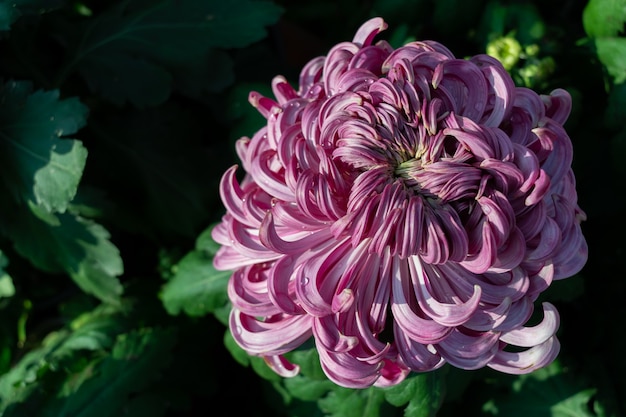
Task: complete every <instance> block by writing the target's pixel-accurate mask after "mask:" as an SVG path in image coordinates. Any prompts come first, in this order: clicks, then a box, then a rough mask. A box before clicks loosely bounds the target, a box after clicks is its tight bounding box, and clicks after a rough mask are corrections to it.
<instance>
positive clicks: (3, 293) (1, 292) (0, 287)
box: [0, 249, 15, 298]
mask: <svg viewBox="0 0 626 417" xmlns="http://www.w3.org/2000/svg"><path fill="white" fill-rule="evenodd" d="M8 264H9V260H8V259H7V257H6V256H5V255H4V252H2V249H0V298H7V297H13V295H14V294H15V286H14V285H13V280H12V279H11V276H10V275H9V274H7V273H6V271H5V270H4V268H6V266H7V265H8Z"/></svg>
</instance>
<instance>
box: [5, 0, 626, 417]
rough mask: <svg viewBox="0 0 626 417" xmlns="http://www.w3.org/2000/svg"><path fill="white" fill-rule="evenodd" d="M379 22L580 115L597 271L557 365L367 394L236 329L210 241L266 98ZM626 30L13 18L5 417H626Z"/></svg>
mask: <svg viewBox="0 0 626 417" xmlns="http://www.w3.org/2000/svg"><path fill="white" fill-rule="evenodd" d="M373 16H382V17H383V18H384V19H385V20H386V21H387V22H388V24H389V30H388V31H387V32H384V33H383V34H381V36H380V37H381V38H384V39H387V40H388V41H389V42H390V43H391V44H392V45H393V46H395V47H399V46H401V45H403V44H404V43H406V42H408V41H411V40H417V39H434V40H437V41H439V42H442V43H444V44H445V45H446V46H448V47H449V48H450V49H451V50H452V51H453V52H454V53H455V54H456V55H457V56H459V57H464V56H471V55H475V54H478V53H489V54H490V55H492V56H495V57H497V58H498V59H499V60H500V61H501V62H502V63H503V64H504V66H505V67H506V68H507V70H508V71H509V72H510V73H511V75H512V77H513V78H514V80H515V82H516V83H517V85H520V86H526V87H530V88H533V89H535V90H536V91H538V92H540V93H548V92H549V91H551V90H552V89H554V88H557V87H561V88H565V89H567V90H568V91H569V92H570V93H571V94H572V96H573V98H574V108H573V112H572V115H571V116H570V119H569V121H568V123H567V125H566V128H567V129H568V132H569V133H570V136H571V138H572V141H573V143H574V150H575V154H574V158H575V160H574V170H575V172H576V175H577V180H578V191H579V202H580V205H581V206H582V208H583V209H584V210H585V211H586V213H587V215H588V220H587V222H585V223H584V224H583V230H584V233H585V235H586V237H587V240H588V243H589V247H590V257H589V262H588V264H587V265H586V266H585V268H584V269H583V271H582V272H581V273H580V274H578V275H577V276H575V277H572V278H570V279H567V280H564V281H560V282H555V283H554V284H553V286H552V287H551V288H550V289H549V290H548V291H547V292H546V293H545V294H544V297H545V299H547V300H550V301H551V302H553V303H554V304H556V305H557V307H558V308H559V310H560V312H561V316H562V320H561V329H560V331H559V336H560V339H561V342H562V350H561V354H560V356H559V358H558V360H557V362H555V363H554V364H553V365H551V366H550V367H548V368H546V369H543V370H541V371H538V372H535V373H534V374H531V375H526V376H522V377H514V376H509V375H501V374H498V373H496V372H495V371H491V370H489V369H486V370H480V371H472V372H467V371H459V370H456V369H453V368H450V367H444V368H443V369H441V370H439V371H436V372H433V373H429V374H419V375H413V376H412V377H411V378H409V379H407V381H405V382H404V383H403V384H401V385H399V386H397V387H394V388H390V389H379V388H370V389H367V390H349V389H345V388H340V387H337V386H335V385H333V384H332V383H331V382H329V381H328V380H327V379H325V377H324V375H323V373H322V371H321V369H320V367H319V364H318V361H317V357H316V353H315V351H314V350H313V349H311V346H304V347H303V348H302V349H300V350H298V351H296V352H293V353H292V354H291V356H292V359H293V360H294V361H296V362H297V363H298V364H300V366H301V369H302V372H301V374H300V375H298V376H297V377H295V378H292V379H287V380H283V379H281V378H279V377H278V376H276V375H275V374H274V373H273V372H271V371H270V370H269V369H268V368H267V367H266V366H265V364H264V363H263V361H262V360H259V359H258V358H250V357H248V356H247V355H246V354H245V353H244V352H243V351H241V350H240V349H239V348H238V347H237V346H236V345H235V344H234V342H233V340H232V338H231V337H230V335H229V334H228V332H226V326H225V321H226V317H227V314H228V299H227V296H226V290H225V289H226V282H227V280H228V276H229V274H228V273H223V272H218V271H216V270H215V269H213V267H212V265H211V259H212V256H213V255H214V253H215V251H216V250H217V246H216V244H215V242H213V241H212V240H211V238H210V228H211V227H212V225H213V224H215V222H217V221H219V219H220V217H221V216H222V214H223V208H222V206H221V203H220V200H219V197H218V192H217V185H218V182H219V179H220V176H221V174H222V173H223V172H224V171H225V170H226V169H227V168H228V167H229V166H231V165H232V164H235V163H237V162H238V161H237V158H236V155H235V152H234V141H235V140H236V139H238V138H239V137H241V136H243V135H251V134H253V133H254V132H255V131H256V130H257V129H258V128H259V127H260V126H261V124H262V122H263V119H262V118H261V116H259V115H258V114H257V113H256V111H255V110H254V109H253V108H252V107H251V106H249V105H248V103H247V95H248V92H249V91H250V90H256V91H259V92H261V93H265V94H269V93H270V88H269V86H270V81H271V78H272V77H273V76H274V75H276V74H283V75H285V76H286V77H287V78H288V79H289V80H290V81H291V82H292V83H293V84H294V85H295V84H296V82H297V76H298V72H299V70H300V68H301V67H302V66H303V65H304V64H305V63H306V62H307V61H308V60H309V59H311V58H313V57H315V56H318V55H323V54H325V53H326V52H327V51H328V49H329V48H330V47H331V46H332V45H334V44H335V43H338V42H340V41H344V40H351V39H352V36H353V34H354V32H355V30H356V29H357V28H358V27H359V26H360V24H361V23H362V22H363V21H365V20H366V19H368V18H370V17H373ZM625 21H626V0H589V1H585V0H555V1H550V2H546V1H539V0H536V1H526V2H521V1H505V0H438V1H435V0H370V1H356V0H332V1H331V0H315V1H313V0H300V1H293V0H292V1H288V0H282V1H279V0H275V1H271V0H228V1H223V0H124V1H122V0H116V1H98V0H85V1H71V0H13V1H8V0H0V416H15V417H24V416H45V417H48V416H50V417H52V416H55V417H58V416H65V417H70V416H81V417H87V416H89V417H105V416H150V417H173V416H183V417H197V416H205V415H217V414H216V413H222V414H226V413H228V414H229V415H232V414H233V413H237V414H239V413H240V412H246V410H248V408H249V407H251V408H250V409H251V410H252V411H249V412H248V413H249V414H251V415H272V416H303V417H312V416H323V415H327V416H337V417H339V416H355V417H356V416H371V417H375V416H385V417H387V416H407V417H426V416H458V415H465V416H478V415H481V416H485V415H486V416H511V417H515V416H529V415H532V416H537V417H548V416H554V417H557V416H558V417H565V416H568V417H591V416H597V417H609V416H611V417H617V416H624V415H626V404H625V402H624V400H623V399H624V398H626V383H625V382H624V381H626V378H625V375H626V359H625V357H624V354H623V352H625V351H626V336H625V335H624V333H623V330H620V329H623V327H624V326H623V321H624V319H626V303H624V302H623V300H621V297H623V296H625V295H626V280H625V278H626V274H625V272H626V261H625V259H626V256H625V255H626V253H625V249H626V239H625V238H624V236H626V222H624V214H626V212H625V208H626V207H625V196H626V194H625V193H624V185H623V184H624V183H625V180H626V164H625V163H624V158H625V157H626V124H625V123H624V120H626V83H625V81H626V38H625V37H624V22H625ZM620 190H621V191H620ZM225 407H226V409H227V410H228V411H220V410H223V409H224V408H225Z"/></svg>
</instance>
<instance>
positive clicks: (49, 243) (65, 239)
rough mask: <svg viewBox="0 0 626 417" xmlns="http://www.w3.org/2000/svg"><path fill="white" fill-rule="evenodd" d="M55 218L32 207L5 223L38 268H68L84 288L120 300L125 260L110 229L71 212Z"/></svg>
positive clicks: (109, 299)
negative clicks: (52, 221) (47, 218)
mask: <svg viewBox="0 0 626 417" xmlns="http://www.w3.org/2000/svg"><path fill="white" fill-rule="evenodd" d="M31 209H32V210H36V207H31ZM54 218H55V219H56V220H57V224H50V223H47V222H45V221H42V220H41V219H40V218H39V217H37V216H36V215H35V214H34V212H32V211H28V210H24V211H19V212H18V211H16V212H14V213H12V216H11V217H10V219H11V220H10V222H8V224H7V225H5V227H6V228H7V231H8V234H9V236H10V237H11V239H12V240H13V242H14V245H15V249H16V250H17V251H18V253H20V255H22V256H23V257H25V258H27V259H28V260H29V261H30V262H32V263H33V265H35V266H36V267H37V268H40V269H42V270H44V271H47V272H53V273H58V272H65V273H67V274H68V275H69V276H70V277H72V279H73V280H74V281H75V282H76V284H77V285H78V286H79V287H80V288H81V289H82V290H83V291H85V292H87V293H89V294H91V295H94V296H95V297H97V298H99V299H100V300H102V301H106V302H110V303H118V302H119V296H120V295H121V293H122V286H121V284H120V281H119V279H118V278H117V277H118V276H119V275H121V274H122V272H123V263H122V259H121V257H120V254H119V250H118V249H117V247H116V246H115V245H114V244H113V243H112V242H111V241H110V240H109V237H110V236H109V233H108V231H107V230H106V229H104V228H103V227H102V226H101V225H99V224H97V223H95V222H93V221H91V220H88V219H84V218H81V217H79V216H75V215H73V214H71V213H69V212H67V213H63V214H58V215H56V216H54Z"/></svg>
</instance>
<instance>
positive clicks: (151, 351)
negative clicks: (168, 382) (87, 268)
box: [44, 328, 176, 417]
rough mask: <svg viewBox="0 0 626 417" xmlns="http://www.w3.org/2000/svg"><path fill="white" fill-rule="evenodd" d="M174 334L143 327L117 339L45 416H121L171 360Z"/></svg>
mask: <svg viewBox="0 0 626 417" xmlns="http://www.w3.org/2000/svg"><path fill="white" fill-rule="evenodd" d="M175 340H176V338H175V333H174V332H172V331H170V330H166V329H153V328H145V329H141V330H137V331H133V332H131V333H127V334H122V335H120V336H119V337H118V339H117V341H116V343H115V345H114V346H113V351H112V352H111V355H110V356H108V357H107V358H106V359H104V360H103V361H102V362H101V363H100V364H98V365H97V366H96V368H95V369H94V376H93V377H92V378H88V379H86V380H85V381H84V382H83V383H82V384H80V385H79V386H78V387H77V388H76V390H75V391H74V392H72V393H70V394H69V395H67V396H66V397H59V398H57V399H55V400H54V401H52V402H51V403H50V405H48V406H47V407H46V408H45V410H44V411H45V414H44V416H46V417H48V416H49V417H52V416H54V417H109V416H114V415H120V414H119V413H120V410H121V409H122V408H123V407H124V406H125V405H126V403H127V402H128V401H129V397H130V395H131V394H133V393H136V392H140V391H141V390H142V389H143V388H144V387H146V386H147V385H148V384H150V383H151V382H153V381H154V380H155V379H156V378H158V377H159V372H160V371H161V370H162V369H164V368H165V367H166V366H167V364H168V362H169V361H170V356H171V352H170V350H171V348H172V346H173V345H174V343H175Z"/></svg>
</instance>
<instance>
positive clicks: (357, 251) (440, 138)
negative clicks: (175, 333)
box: [213, 18, 587, 388]
mask: <svg viewBox="0 0 626 417" xmlns="http://www.w3.org/2000/svg"><path fill="white" fill-rule="evenodd" d="M385 28H386V24H385V22H384V21H383V20H382V19H380V18H375V19H372V20H369V21H368V22H366V23H365V24H364V25H363V26H362V27H361V28H360V29H359V30H358V32H357V33H356V35H355V37H354V40H353V41H352V42H344V43H340V44H338V45H336V46H335V47H333V48H332V49H331V50H330V52H329V54H328V56H326V57H319V58H316V59H313V60H312V61H310V62H309V63H308V64H307V65H306V66H305V67H304V69H303V70H302V73H301V75H300V80H299V82H300V85H299V88H298V90H295V89H294V88H293V87H291V86H290V84H289V83H288V82H287V81H286V80H285V78H283V77H280V76H278V77H276V78H275V79H274V80H273V82H272V87H273V93H274V96H275V99H271V98H267V97H262V96H261V95H259V94H257V93H251V94H250V101H251V103H252V105H254V106H255V107H256V108H257V109H258V110H259V112H261V114H262V115H263V116H265V117H266V118H267V125H266V126H265V127H263V128H262V129H261V130H259V131H258V132H257V133H256V134H255V135H254V136H253V137H252V138H251V139H250V138H246V137H244V138H242V139H241V140H239V142H238V143H237V151H238V155H239V157H240V159H241V161H242V165H243V169H244V170H245V177H244V178H243V179H242V181H241V182H238V180H237V178H236V169H237V168H236V166H233V167H232V168H231V169H229V170H228V171H227V172H226V173H225V174H224V176H223V178H222V181H221V186H220V194H221V197H222V200H223V203H224V205H225V207H226V209H227V212H226V214H225V216H224V217H223V219H222V222H221V223H220V224H219V225H218V226H216V227H215V228H214V232H213V237H214V239H215V240H216V241H217V242H218V243H220V244H221V245H222V247H221V249H220V251H219V252H218V253H217V255H216V256H215V259H214V263H215V267H216V268H218V269H220V270H233V275H232V278H231V279H230V282H229V288H228V294H229V297H230V299H231V301H232V304H233V309H232V312H231V315H230V330H231V332H232V334H233V336H234V338H235V340H236V341H237V343H238V344H239V345H240V346H241V347H242V348H243V349H245V350H246V351H247V352H248V353H250V354H252V355H259V356H262V357H264V358H265V359H266V361H267V363H268V364H269V365H270V366H271V367H272V368H273V369H274V370H275V371H276V372H278V373H279V374H281V375H284V376H289V375H295V374H296V373H297V372H298V367H297V365H295V364H292V363H290V362H289V361H288V360H287V359H286V358H285V356H284V354H286V353H287V352H290V351H292V350H294V349H296V348H298V347H299V346H300V345H301V344H302V343H304V342H305V341H307V340H308V339H309V338H311V337H312V338H313V339H314V341H315V345H316V347H317V350H318V352H319V357H320V361H321V365H322V368H323V370H324V372H325V373H326V374H327V376H328V377H329V378H330V379H331V380H332V381H334V382H336V383H337V384H339V385H342V386H346V387H355V388H359V387H368V386H371V385H376V386H390V385H394V384H397V383H398V382H400V381H402V380H403V379H404V378H405V377H406V375H407V374H408V373H409V372H410V371H417V372H424V371H429V370H434V369H437V368H439V367H441V366H442V365H443V364H444V363H446V362H447V363H449V364H451V365H453V366H456V367H459V368H463V369H477V368H481V367H484V366H489V367H491V368H493V369H496V370H499V371H502V372H507V373H512V374H521V373H527V372H531V371H533V370H535V369H537V368H540V367H543V366H545V365H547V364H548V363H550V362H551V361H552V360H553V359H554V358H555V356H556V355H557V353H558V350H559V343H558V341H557V339H556V337H555V333H556V331H557V328H558V325H559V317H558V313H557V311H556V309H555V308H554V306H552V305H551V304H549V303H544V304H543V315H542V317H543V319H542V321H541V322H540V323H539V324H536V325H534V326H526V323H527V322H528V320H529V318H530V317H531V314H532V312H533V307H534V302H535V300H536V299H537V297H538V295H539V294H540V293H541V292H542V291H544V290H545V289H546V288H547V287H548V286H549V285H550V283H551V282H552V280H555V279H561V278H566V277H568V276H571V275H573V274H575V273H577V272H578V271H579V270H580V269H581V268H582V267H583V265H584V263H585V262H586V259H587V246H586V243H585V240H584V238H583V235H582V233H581V229H580V222H581V221H582V220H583V219H584V218H585V214H584V213H583V211H582V210H581V209H580V208H579V207H578V205H577V194H576V189H575V179H574V174H573V172H572V169H571V163H572V144H571V141H570V139H569V137H568V135H567V133H566V131H565V130H564V129H563V123H564V122H565V120H566V118H567V117H568V115H569V112H570V108H571V100H570V96H569V95H568V93H567V92H565V91H564V90H555V91H553V92H552V93H551V94H550V95H547V96H540V95H538V94H536V93H534V92H533V91H531V90H528V89H525V88H517V87H515V86H514V84H513V81H512V80H511V78H510V77H509V75H508V74H507V73H506V71H505V70H504V69H503V67H502V65H501V64H500V63H499V62H498V61H496V60H495V59H493V58H491V57H489V56H486V55H478V56H475V57H472V58H471V59H467V60H465V59H457V58H455V57H454V56H453V55H452V53H451V52H450V51H449V50H448V49H447V48H446V47H444V46H443V45H441V44H439V43H436V42H432V41H424V42H413V43H409V44H407V45H405V46H403V47H401V48H399V49H396V50H394V49H393V48H392V47H391V46H390V45H389V44H388V43H386V42H384V41H380V42H377V43H373V38H374V37H375V35H376V34H377V33H378V32H379V31H381V30H383V29H385Z"/></svg>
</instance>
